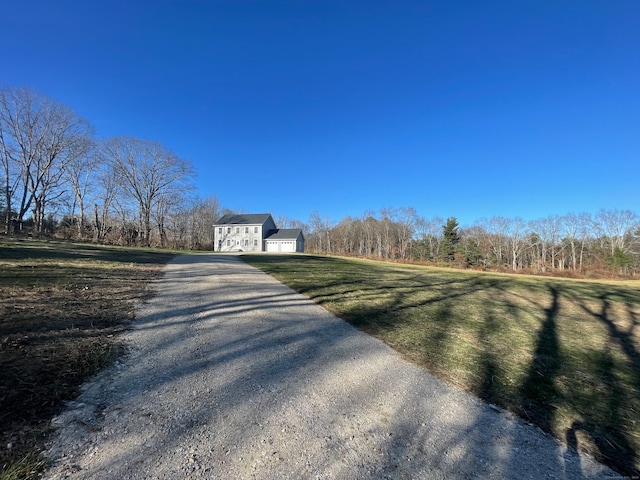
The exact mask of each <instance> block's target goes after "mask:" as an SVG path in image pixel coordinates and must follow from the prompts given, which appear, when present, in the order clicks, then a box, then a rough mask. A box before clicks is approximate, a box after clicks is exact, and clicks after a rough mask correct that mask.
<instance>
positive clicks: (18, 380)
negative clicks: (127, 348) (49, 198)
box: [0, 238, 173, 480]
mask: <svg viewBox="0 0 640 480" xmlns="http://www.w3.org/2000/svg"><path fill="white" fill-rule="evenodd" d="M172 257H173V253H172V252H165V251H157V250H151V249H138V248H120V247H98V246H92V245H85V244H74V243H67V242H54V241H38V240H16V239H11V238H0V480H9V479H13V478H20V479H27V478H37V476H38V475H39V473H40V472H41V471H42V469H43V468H44V466H45V462H44V461H43V459H42V458H41V457H40V456H39V452H40V450H41V449H42V447H43V445H44V442H45V440H46V438H47V435H48V433H49V430H50V429H49V425H50V420H51V418H52V417H53V416H54V415H56V414H57V413H59V412H60V410H61V408H62V407H63V405H64V401H65V400H70V399H72V398H74V397H75V396H76V395H77V393H78V387H79V386H80V385H81V384H82V383H83V382H84V380H85V379H86V378H87V377H88V376H90V375H92V374H94V373H95V372H97V371H98V370H99V369H101V368H103V367H104V366H106V365H109V364H110V363H111V362H112V361H113V360H114V359H115V358H116V357H117V356H119V355H120V354H121V353H122V351H123V346H122V344H121V343H120V341H119V339H118V334H119V333H122V332H123V331H125V330H126V329H127V328H128V326H129V325H130V322H131V321H132V320H133V311H134V305H135V302H138V301H141V300H144V299H146V298H149V296H150V295H151V294H152V292H151V291H150V290H148V288H147V284H148V282H149V280H152V279H153V278H156V277H157V275H158V274H159V273H160V269H161V267H162V266H163V265H164V264H165V263H166V262H167V261H168V260H169V259H170V258H172ZM9 445H10V446H11V448H7V446H9Z"/></svg>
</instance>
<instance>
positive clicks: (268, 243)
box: [214, 213, 304, 253]
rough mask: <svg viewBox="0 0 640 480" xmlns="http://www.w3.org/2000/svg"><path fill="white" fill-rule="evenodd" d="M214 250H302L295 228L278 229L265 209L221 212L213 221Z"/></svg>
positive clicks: (300, 240) (300, 238) (300, 236)
mask: <svg viewBox="0 0 640 480" xmlns="http://www.w3.org/2000/svg"><path fill="white" fill-rule="evenodd" d="M214 245H215V249H216V251H217V252H283V253H284V252H304V235H303V233H302V230H300V229H299V228H295V229H292V228H289V229H278V228H277V227H276V224H275V222H274V221H273V217H272V216H271V214H269V213H255V214H231V215H225V216H224V217H222V218H221V219H220V220H218V221H217V222H216V224H215V225H214Z"/></svg>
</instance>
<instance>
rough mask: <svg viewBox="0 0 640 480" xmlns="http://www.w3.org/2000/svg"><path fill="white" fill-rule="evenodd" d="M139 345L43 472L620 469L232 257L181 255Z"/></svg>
mask: <svg viewBox="0 0 640 480" xmlns="http://www.w3.org/2000/svg"><path fill="white" fill-rule="evenodd" d="M155 288H156V290H157V295H156V296H155V297H154V298H153V299H152V300H150V301H149V302H148V303H146V304H143V305H140V306H139V308H138V311H137V320H136V322H135V327H134V328H133V329H132V330H131V331H130V332H128V333H127V334H126V335H125V339H126V341H127V342H128V344H129V345H130V349H129V353H128V354H127V355H126V356H125V357H124V358H123V359H122V360H121V361H120V362H119V363H118V365H115V366H114V367H113V368H110V369H107V370H105V371H103V372H101V373H100V374H98V375H97V376H96V377H95V378H94V379H92V380H91V381H89V382H88V383H86V384H85V385H84V386H83V391H82V393H81V395H80V396H79V398H78V399H76V401H75V402H71V403H70V404H69V406H68V409H67V410H66V411H65V412H64V413H63V414H61V415H60V416H58V417H57V418H55V419H54V421H53V426H54V427H55V428H56V429H57V434H56V435H55V437H54V439H53V440H52V441H51V444H50V445H49V448H48V451H47V455H48V456H49V457H50V458H51V459H52V460H53V464H52V467H51V468H50V469H49V470H48V472H47V473H46V474H45V476H44V478H47V479H63V478H73V479H75V478H82V479H113V478H119V479H180V478H189V479H210V478H225V479H227V478H234V479H285V478H291V479H293V478H295V479H298V478H318V479H333V478H335V479H347V480H348V479H369V478H370V479H380V478H390V479H414V478H429V479H452V478H455V479H486V478H490V479H513V478H518V479H529V478H530V479H539V478H549V479H583V478H589V479H592V478H612V477H615V476H616V474H615V473H614V472H612V471H611V470H609V469H608V468H606V467H604V466H602V465H600V464H598V463H597V462H595V461H594V460H593V459H592V458H591V457H589V456H588V455H585V454H578V453H576V452H575V451H573V450H571V449H568V448H567V447H565V446H563V445H560V444H558V443H557V442H556V441H555V440H554V439H553V438H551V437H550V436H548V435H545V434H543V433H542V432H541V431H540V430H539V429H537V428H535V427H533V426H531V425H528V424H526V423H524V422H522V421H520V420H518V419H516V418H514V417H513V416H511V415H509V414H508V413H507V412H503V411H502V410H501V409H498V408H496V407H495V406H491V405H487V404H485V403H483V402H481V401H480V400H478V399H477V398H475V397H473V396H472V395H469V394H466V393H464V392H462V391H460V390H458V389H456V388H453V387H452V386H450V385H448V384H446V383H444V382H442V381H440V380H438V379H437V378H435V377H434V376H432V375H431V374H429V373H428V372H427V371H425V370H424V369H422V368H420V367H418V366H416V365H413V364H411V363H409V362H407V361H405V360H404V359H403V358H401V357H400V355H399V354H397V353H396V352H395V351H394V350H392V349H391V348H389V347H388V346H386V345H385V344H384V343H382V342H380V341H378V340H377V339H374V338H372V337H370V336H368V335H366V334H364V333H362V332H360V331H358V330H356V329H355V328H353V327H352V326H350V325H349V324H347V323H346V322H344V321H342V320H340V319H338V318H336V317H335V316H333V315H331V314H329V313H328V312H327V311H325V310H324V309H322V308H321V307H320V306H318V305H316V304H314V303H313V302H311V301H310V300H309V299H307V298H306V297H304V296H303V295H300V294H298V293H296V292H294V291H292V290H291V289H289V288H288V287H286V286H284V285H283V284H281V283H279V282H278V281H277V280H274V279H273V278H272V277H270V276H268V275H266V274H264V273H262V272H261V271H259V270H257V269H255V268H253V267H251V266H249V265H246V264H245V263H243V262H242V261H241V260H240V259H239V258H237V257H236V256H234V255H215V254H208V255H181V256H177V257H176V258H175V259H174V260H173V261H172V262H171V263H169V264H168V265H167V266H166V268H165V273H164V276H163V278H162V279H161V280H158V281H157V282H156V284H155Z"/></svg>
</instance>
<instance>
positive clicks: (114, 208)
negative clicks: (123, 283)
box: [0, 87, 224, 249]
mask: <svg viewBox="0 0 640 480" xmlns="http://www.w3.org/2000/svg"><path fill="white" fill-rule="evenodd" d="M0 168H1V175H2V178H1V184H0V213H1V214H2V226H3V228H2V230H3V231H4V233H5V234H15V233H21V232H22V233H27V232H28V233H29V234H34V235H39V236H43V235H54V234H55V235H59V236H60V235H61V236H64V237H67V238H74V239H79V240H90V241H94V242H99V243H112V244H124V245H134V244H136V245H157V246H162V247H173V248H190V249H194V248H203V249H210V248H212V246H213V224H214V223H215V220H216V219H217V218H219V217H220V216H221V215H222V214H223V213H224V212H223V209H222V208H221V206H220V204H219V201H218V199H217V198H215V197H212V198H206V199H199V198H194V197H193V196H192V195H191V194H192V191H193V184H192V181H193V179H194V175H195V172H194V169H193V166H192V165H191V163H190V162H189V161H188V160H185V159H183V158H180V157H179V156H178V155H176V154H175V153H174V152H172V151H171V150H170V149H168V148H167V147H166V146H164V145H163V144H161V143H159V142H154V141H149V140H142V139H138V138H134V137H126V136H123V137H117V138H110V139H100V140H99V139H97V138H96V136H95V132H94V129H93V127H92V126H91V124H90V123H89V122H88V121H87V120H85V119H84V118H81V117H80V116H78V115H77V114H76V113H75V112H74V111H72V110H71V109H70V108H68V107H67V106H65V105H63V104H61V103H59V102H57V101H55V100H53V99H51V98H48V97H46V96H44V95H41V94H39V93H37V92H34V91H33V90H31V89H29V88H12V87H3V88H0Z"/></svg>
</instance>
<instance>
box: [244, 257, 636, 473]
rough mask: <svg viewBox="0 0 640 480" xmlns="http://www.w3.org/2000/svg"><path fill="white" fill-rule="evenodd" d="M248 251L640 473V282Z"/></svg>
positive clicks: (340, 311) (375, 330)
mask: <svg viewBox="0 0 640 480" xmlns="http://www.w3.org/2000/svg"><path fill="white" fill-rule="evenodd" d="M243 258H244V259H245V260H247V261H248V262H249V263H252V264H254V265H256V266H258V267H260V268H262V269H263V270H265V271H266V272H267V273H270V274H272V275H274V276H275V277H276V278H278V279H280V280H281V281H283V282H284V283H286V284H287V285H289V286H291V287H292V288H294V289H296V290H297V291H299V292H301V293H304V294H305V295H307V296H309V297H310V298H311V299H313V300H314V301H316V302H317V303H319V304H321V305H323V306H324V307H326V308H327V309H329V310H330V311H332V312H334V313H336V314H337V315H339V316H340V317H341V318H344V319H345V320H347V321H349V322H351V323H353V324H354V325H356V326H358V327H359V328H361V329H362V330H364V331H366V332H368V333H370V334H372V335H375V336H376V337H378V338H380V339H382V340H383V341H385V342H386V343H388V344H389V345H391V346H393V347H394V348H395V349H397V350H398V351H399V352H401V353H402V354H403V355H405V356H406V357H407V358H409V359H411V360H412V361H414V362H416V363H418V364H421V365H424V366H425V367H427V368H428V369H429V370H430V371H432V372H434V373H435V374H437V375H438V376H440V377H441V378H443V379H445V380H447V381H449V382H452V383H454V384H456V385H458V386H460V387H462V388H464V389H466V390H468V391H470V392H473V393H475V394H476V395H478V396H480V397H481V398H483V399H485V400H487V401H488V402H491V403H494V404H497V405H500V406H502V407H504V408H507V409H509V410H511V411H512V412H514V413H516V414H518V415H519V416H521V417H522V418H525V419H527V420H528V421H531V422H532V423H534V424H536V425H538V426H540V427H541V428H542V429H544V430H545V431H547V432H550V433H552V434H553V435H554V436H556V437H557V438H558V439H560V440H561V441H563V442H565V443H567V444H569V445H572V446H574V447H577V448H580V449H583V450H586V451H588V452H590V453H591V454H593V455H594V456H596V457H597V458H598V459H599V460H601V461H603V462H605V463H608V464H609V465H611V466H613V467H614V468H615V469H617V470H618V471H619V472H620V473H623V474H627V475H638V474H639V473H640V453H639V452H640V294H639V289H638V287H639V286H640V284H639V283H638V282H630V281H625V282H595V281H577V280H568V279H554V278H549V277H532V276H531V277H527V276H515V275H499V274H486V273H480V272H468V271H455V270H451V269H437V268H425V267H415V266H413V267H411V266H399V265H396V264H384V263H381V262H371V261H359V260H352V259H340V258H331V257H320V256H310V255H305V256H301V255H290V256H258V255H253V256H252V255H245V256H243Z"/></svg>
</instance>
